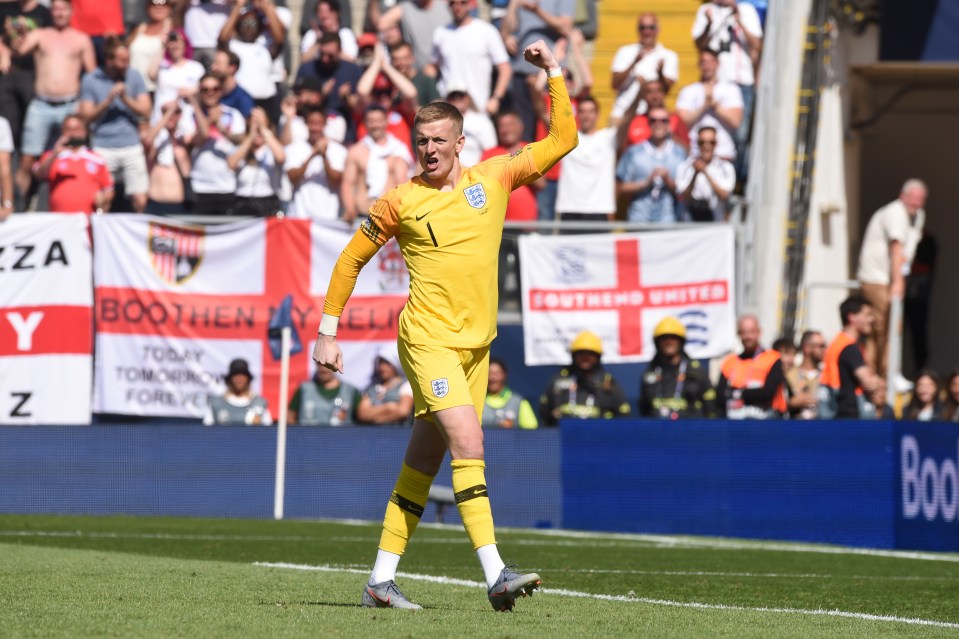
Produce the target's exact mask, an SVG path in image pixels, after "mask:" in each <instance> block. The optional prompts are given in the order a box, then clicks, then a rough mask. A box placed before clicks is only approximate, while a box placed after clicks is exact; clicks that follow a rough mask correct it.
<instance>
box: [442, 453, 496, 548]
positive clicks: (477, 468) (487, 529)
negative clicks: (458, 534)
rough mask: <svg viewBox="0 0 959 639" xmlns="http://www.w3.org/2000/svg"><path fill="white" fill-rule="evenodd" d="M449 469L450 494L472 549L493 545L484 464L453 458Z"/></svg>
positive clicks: (494, 539) (474, 460)
mask: <svg viewBox="0 0 959 639" xmlns="http://www.w3.org/2000/svg"><path fill="white" fill-rule="evenodd" d="M450 465H451V466H452V468H453V493H454V495H455V498H456V507H457V508H459V511H460V519H462V520H463V527H464V528H466V534H467V535H469V538H470V541H471V542H472V543H473V549H474V550H476V549H477V548H480V547H482V546H487V545H489V544H495V543H496V535H495V534H494V532H493V511H492V509H490V504H489V495H488V493H487V492H486V473H485V471H486V464H485V463H484V462H483V460H482V459H457V460H454V461H453V462H451V463H450Z"/></svg>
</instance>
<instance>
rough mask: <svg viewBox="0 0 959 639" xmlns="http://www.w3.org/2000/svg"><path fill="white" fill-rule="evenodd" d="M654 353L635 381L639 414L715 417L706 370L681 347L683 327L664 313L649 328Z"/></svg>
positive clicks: (683, 334)
mask: <svg viewBox="0 0 959 639" xmlns="http://www.w3.org/2000/svg"><path fill="white" fill-rule="evenodd" d="M653 342H654V343H655V344H656V355H655V356H654V357H653V360H652V361H651V362H650V363H649V367H648V368H647V369H646V373H645V374H644V375H643V379H642V381H641V382H640V385H639V414H640V415H642V416H643V417H662V418H665V419H680V418H682V417H715V416H716V391H715V389H713V385H712V384H711V383H710V382H709V375H708V373H707V371H706V370H705V369H704V368H703V367H702V365H700V363H699V362H697V361H696V360H694V359H690V357H689V356H688V355H687V354H686V352H685V351H684V350H683V347H684V346H685V345H686V327H685V326H683V323H682V322H680V321H679V320H678V319H676V318H675V317H666V318H664V319H663V320H662V321H661V322H660V323H659V324H657V325H656V328H655V329H654V331H653Z"/></svg>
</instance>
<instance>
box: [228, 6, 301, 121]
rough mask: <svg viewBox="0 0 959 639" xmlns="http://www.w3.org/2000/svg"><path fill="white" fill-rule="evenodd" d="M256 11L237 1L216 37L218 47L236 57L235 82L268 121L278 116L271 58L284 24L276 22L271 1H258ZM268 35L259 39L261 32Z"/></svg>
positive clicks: (277, 51) (283, 36) (277, 48)
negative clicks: (268, 118)
mask: <svg viewBox="0 0 959 639" xmlns="http://www.w3.org/2000/svg"><path fill="white" fill-rule="evenodd" d="M259 6H260V10H261V11H262V12H263V19H262V21H261V19H260V13H259V11H254V10H245V9H243V8H242V7H243V5H242V4H240V3H237V4H236V5H234V7H233V10H232V11H231V12H230V15H229V17H228V18H227V21H226V24H224V25H223V30H222V31H221V32H220V36H219V38H218V40H217V42H218V45H219V47H220V48H221V49H228V50H229V51H232V52H233V53H235V54H236V55H237V57H239V58H240V68H239V69H238V70H237V73H236V82H237V84H239V85H240V86H241V87H243V90H244V91H246V92H247V93H249V94H250V96H252V98H253V101H254V102H255V103H256V105H257V106H258V107H260V108H262V109H264V110H265V111H266V113H267V115H268V116H270V121H272V122H276V121H278V120H279V119H280V101H279V98H278V97H277V90H276V83H275V82H274V80H273V60H274V59H276V57H277V56H279V55H280V53H281V52H282V51H283V43H284V41H285V40H286V27H284V26H283V23H282V22H280V18H279V17H278V16H277V14H276V7H274V5H273V2H272V0H261V2H260V3H259ZM265 31H268V32H269V36H270V37H269V38H261V37H260V36H261V35H262V34H263V33H264V32H265Z"/></svg>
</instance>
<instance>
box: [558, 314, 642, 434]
mask: <svg viewBox="0 0 959 639" xmlns="http://www.w3.org/2000/svg"><path fill="white" fill-rule="evenodd" d="M569 350H570V353H571V355H572V363H571V365H570V366H566V367H564V368H562V369H560V371H559V372H558V373H556V374H555V375H553V377H552V378H551V379H550V380H549V382H548V383H547V385H546V391H545V392H544V393H543V395H542V397H540V421H541V423H542V424H543V425H545V426H558V425H559V420H560V419H569V418H573V419H612V418H614V417H627V416H629V412H630V409H629V402H627V401H626V394H625V393H624V392H623V389H622V387H621V386H620V385H619V382H617V381H616V379H615V378H614V377H613V375H612V373H609V372H608V371H606V370H605V369H604V368H603V365H602V363H601V361H600V360H601V359H602V357H603V340H602V339H600V337H599V335H597V334H596V333H593V332H592V331H582V332H581V333H579V334H578V335H577V336H576V337H575V338H574V339H573V341H572V342H571V343H570V345H569Z"/></svg>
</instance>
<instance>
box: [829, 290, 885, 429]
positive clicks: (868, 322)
mask: <svg viewBox="0 0 959 639" xmlns="http://www.w3.org/2000/svg"><path fill="white" fill-rule="evenodd" d="M839 315H840V316H841V318H842V331H841V332H840V333H839V334H838V335H837V336H836V337H835V339H833V341H832V343H831V344H829V347H828V348H827V349H826V354H825V355H823V367H822V374H821V376H820V378H819V416H820V417H824V418H831V417H836V418H843V419H858V418H862V419H870V418H875V417H876V416H877V415H878V412H879V411H878V409H877V406H882V405H883V404H884V403H885V394H886V385H885V383H884V382H883V379H882V378H881V377H879V375H878V374H877V373H876V371H875V370H873V368H872V367H871V366H869V365H868V364H866V360H865V358H864V357H863V352H862V340H863V338H864V337H866V336H867V335H870V334H871V333H872V330H873V322H874V321H875V317H874V316H873V312H872V307H871V306H870V305H869V303H868V302H867V301H866V300H865V298H863V297H859V296H856V295H854V296H851V297H849V298H847V299H846V300H845V301H844V302H843V303H842V304H840V305H839Z"/></svg>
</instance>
